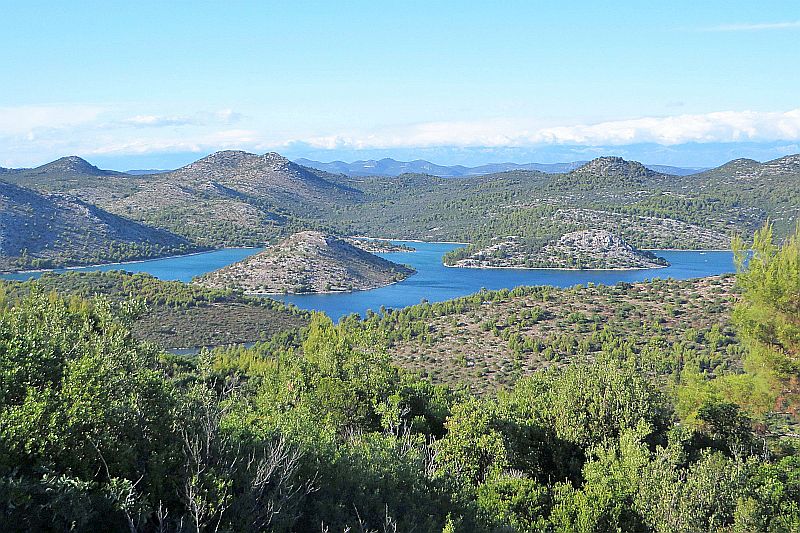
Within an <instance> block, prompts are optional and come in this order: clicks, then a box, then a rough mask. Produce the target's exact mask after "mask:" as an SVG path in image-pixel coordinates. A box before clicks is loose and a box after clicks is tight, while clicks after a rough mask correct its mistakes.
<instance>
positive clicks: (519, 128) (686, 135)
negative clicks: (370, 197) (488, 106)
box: [0, 105, 800, 165]
mask: <svg viewBox="0 0 800 533" xmlns="http://www.w3.org/2000/svg"><path fill="white" fill-rule="evenodd" d="M233 123H236V127H231V126H232V124H233ZM287 129H288V128H286V126H285V125H284V131H285V130H287ZM798 140H800V108H796V109H792V110H789V111H778V112H764V111H719V112H712V113H703V114H679V115H672V116H661V117H641V118H631V119H622V120H608V121H603V122H597V123H587V124H570V125H559V124H539V123H537V121H536V120H523V119H492V120H476V121H454V122H448V121H440V122H425V123H417V124H408V125H397V126H389V127H385V128H381V129H380V130H374V131H351V132H347V131H345V132H341V133H335V134H331V135H319V134H318V133H316V132H307V133H305V134H304V133H303V132H297V133H295V134H294V135H289V134H283V135H282V134H280V133H275V131H274V130H273V129H272V128H270V127H269V126H266V125H264V124H263V121H259V120H258V118H256V117H245V116H243V115H242V114H240V113H237V112H235V111H232V110H230V109H226V110H222V111H215V112H195V113H193V114H187V115H178V114H174V115H173V114H170V115H157V114H148V113H130V114H128V115H120V113H119V112H116V114H115V112H114V111H113V110H111V109H109V108H108V107H102V106H91V105H82V106H26V107H17V108H8V107H7V108H0V146H2V147H3V148H0V150H2V151H5V153H2V152H0V164H5V165H9V164H16V165H25V164H32V163H36V162H37V161H40V160H45V159H47V158H48V157H52V156H60V155H64V154H67V153H77V154H85V155H92V154H106V155H107V154H120V155H122V154H147V153H170V152H179V151H180V152H203V151H213V150H218V149H224V148H241V149H249V150H256V151H267V150H280V149H281V148H283V147H288V146H295V147H296V146H309V147H311V148H314V149H317V150H320V149H321V150H337V149H347V150H361V149H397V148H415V147H419V148H430V147H436V146H451V147H488V148H492V147H534V146H547V145H584V146H626V145H632V144H640V143H653V144H659V145H664V146H673V145H680V144H684V143H735V142H773V141H791V142H794V141H798ZM36 154H40V155H36ZM20 158H22V159H25V158H29V159H33V158H35V159H34V160H21V159H20Z"/></svg>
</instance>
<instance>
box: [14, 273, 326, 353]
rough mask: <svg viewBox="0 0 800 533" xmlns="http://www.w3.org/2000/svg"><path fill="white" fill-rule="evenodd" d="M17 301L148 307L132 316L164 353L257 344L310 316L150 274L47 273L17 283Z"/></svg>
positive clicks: (136, 328) (137, 334)
mask: <svg viewBox="0 0 800 533" xmlns="http://www.w3.org/2000/svg"><path fill="white" fill-rule="evenodd" d="M5 287H6V292H7V294H9V296H10V297H12V298H18V297H20V296H23V295H26V294H30V293H31V292H36V291H39V292H42V293H50V292H53V293H57V294H61V295H64V296H71V297H77V298H92V297H95V296H102V297H105V298H107V299H109V300H110V301H111V302H115V303H121V302H126V301H130V302H131V303H132V304H133V305H136V306H139V307H144V308H146V312H139V313H136V314H135V316H132V318H131V323H130V329H131V332H132V333H133V336H134V338H136V339H137V340H140V341H147V342H151V343H155V344H157V345H158V346H160V347H161V348H164V349H172V348H197V347H202V346H219V345H225V344H241V343H252V342H255V341H259V340H267V339H270V338H271V337H272V336H273V335H275V334H277V333H284V332H286V333H292V332H294V331H295V330H298V329H299V328H302V327H304V326H306V325H307V324H308V321H309V318H310V315H309V313H307V312H306V311H303V310H301V309H298V308H297V307H294V306H289V305H286V304H283V303H281V302H278V301H276V300H272V299H269V298H259V297H249V296H246V295H244V294H242V292H241V291H236V290H232V289H210V288H207V287H202V286H199V285H194V284H186V283H181V282H179V281H163V280H160V279H158V278H155V277H153V276H151V275H149V274H145V273H138V274H131V273H129V272H122V271H111V272H66V273H63V274H55V273H45V274H43V275H42V276H41V277H40V278H38V279H37V280H30V281H26V282H11V283H7V284H6V286H5Z"/></svg>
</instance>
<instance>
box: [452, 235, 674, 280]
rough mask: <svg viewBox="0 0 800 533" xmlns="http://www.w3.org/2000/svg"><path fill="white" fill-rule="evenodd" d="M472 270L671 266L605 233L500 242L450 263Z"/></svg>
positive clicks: (663, 260)
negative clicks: (537, 241) (537, 240)
mask: <svg viewBox="0 0 800 533" xmlns="http://www.w3.org/2000/svg"><path fill="white" fill-rule="evenodd" d="M447 265H448V266H454V267H471V268H561V269H570V270H582V269H597V270H619V269H634V268H636V269H639V268H658V267H664V266H668V265H669V263H668V262H667V261H666V260H665V259H663V258H661V257H657V256H655V255H654V254H653V253H651V252H648V251H644V250H639V249H637V248H635V247H633V246H631V245H630V244H628V243H627V242H625V241H624V240H623V239H621V238H620V237H618V236H617V235H614V234H613V233H610V232H608V231H605V230H582V231H573V232H570V233H566V234H564V235H562V236H561V237H560V238H558V239H553V240H550V241H547V242H545V243H530V242H526V241H524V240H523V239H520V238H519V237H514V236H511V237H506V238H505V239H497V240H496V241H495V242H493V243H492V244H490V245H489V246H487V247H485V248H482V249H479V250H477V251H473V252H471V253H468V254H467V255H466V257H461V258H457V259H455V260H452V261H449V262H447Z"/></svg>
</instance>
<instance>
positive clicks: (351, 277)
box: [195, 231, 414, 294]
mask: <svg viewBox="0 0 800 533" xmlns="http://www.w3.org/2000/svg"><path fill="white" fill-rule="evenodd" d="M413 273H414V271H413V270H412V269H411V268H409V267H406V266H403V265H398V264H397V263H393V262H391V261H387V260H386V259H383V258H381V257H378V256H376V255H373V254H371V253H369V252H367V251H364V250H362V249H360V248H357V247H355V246H353V245H352V244H350V243H348V242H346V241H345V240H343V239H340V238H338V237H334V236H332V235H328V234H325V233H322V232H318V231H303V232H300V233H296V234H294V235H292V236H291V237H288V238H287V239H284V240H283V241H281V242H279V243H278V244H275V245H273V246H270V247H269V248H267V249H266V250H264V251H263V252H260V253H258V254H255V255H253V256H250V257H248V258H246V259H244V260H243V261H240V262H238V263H234V264H232V265H229V266H227V267H224V268H221V269H219V270H216V271H214V272H210V273H208V274H205V275H203V276H201V277H199V278H197V279H196V280H195V281H196V282H197V283H200V284H202V285H205V286H208V287H217V288H226V287H235V288H239V289H242V290H244V291H245V292H248V293H253V294H275V293H286V292H288V293H309V292H346V291H353V290H366V289H374V288H377V287H382V286H384V285H389V284H390V283H393V282H395V281H399V280H402V279H404V278H406V277H408V276H410V275H411V274H413Z"/></svg>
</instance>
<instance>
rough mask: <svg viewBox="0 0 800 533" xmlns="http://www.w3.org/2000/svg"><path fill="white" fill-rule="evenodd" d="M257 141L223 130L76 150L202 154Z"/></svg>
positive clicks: (239, 132) (252, 133)
mask: <svg viewBox="0 0 800 533" xmlns="http://www.w3.org/2000/svg"><path fill="white" fill-rule="evenodd" d="M257 139H258V132H256V131H252V130H225V131H217V132H212V133H209V134H205V135H198V136H196V137H194V138H182V137H166V138H164V137H162V138H152V139H151V138H135V139H128V140H125V141H121V142H114V141H111V142H103V143H100V144H98V145H94V146H85V147H83V149H80V150H79V151H80V153H83V154H93V155H110V154H119V155H124V154H150V153H166V152H202V151H208V150H220V149H228V148H241V147H243V146H251V145H253V143H255V142H256V140H257Z"/></svg>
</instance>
